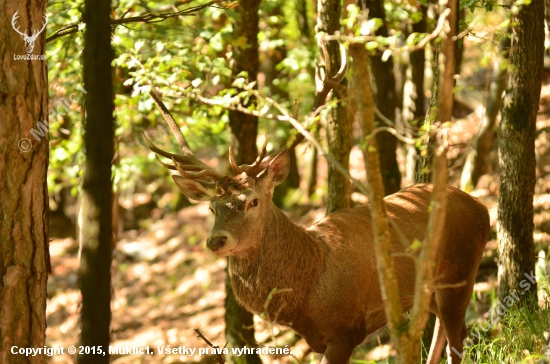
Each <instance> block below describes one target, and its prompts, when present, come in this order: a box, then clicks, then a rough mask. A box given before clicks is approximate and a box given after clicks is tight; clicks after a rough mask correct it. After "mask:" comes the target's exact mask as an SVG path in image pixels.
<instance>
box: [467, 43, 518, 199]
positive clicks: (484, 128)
mask: <svg viewBox="0 0 550 364" xmlns="http://www.w3.org/2000/svg"><path fill="white" fill-rule="evenodd" d="M499 48H500V52H499V53H501V55H500V56H501V57H503V58H505V59H508V54H509V49H510V38H509V37H505V38H502V39H501V40H500V46H499ZM507 74H508V73H507V71H506V67H504V68H503V67H502V59H501V58H498V57H497V59H496V60H495V62H494V63H493V72H492V77H491V84H490V86H489V95H488V98H487V107H486V109H485V115H484V116H483V120H482V121H481V125H480V131H479V136H478V138H477V140H476V141H475V144H474V145H473V146H472V149H471V150H470V151H469V152H468V155H467V156H466V161H465V162H464V168H463V169H462V174H461V176H460V189H462V190H464V191H466V192H471V191H473V190H474V189H475V188H476V185H477V182H478V181H479V178H480V177H481V176H483V175H484V174H485V173H487V170H488V163H489V161H488V159H489V152H490V151H491V148H492V146H493V142H494V139H495V125H496V121H497V116H498V113H499V110H500V107H501V105H502V93H503V92H504V89H505V88H506V76H507Z"/></svg>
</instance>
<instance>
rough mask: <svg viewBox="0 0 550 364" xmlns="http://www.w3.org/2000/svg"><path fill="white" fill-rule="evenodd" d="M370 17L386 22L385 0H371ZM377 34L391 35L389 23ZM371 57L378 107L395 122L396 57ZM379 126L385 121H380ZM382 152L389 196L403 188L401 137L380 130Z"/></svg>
mask: <svg viewBox="0 0 550 364" xmlns="http://www.w3.org/2000/svg"><path fill="white" fill-rule="evenodd" d="M367 6H368V9H369V18H371V19H373V18H379V19H382V21H383V22H385V21H386V13H385V11H384V4H383V1H382V0H369V1H367ZM376 35H379V36H382V37H387V36H388V29H387V28H386V26H385V25H383V26H382V27H380V28H379V29H378V30H377V31H376ZM370 59H371V67H372V76H373V78H374V84H375V86H376V94H375V98H376V106H377V107H378V110H380V112H381V113H382V114H383V115H384V116H385V117H387V118H388V119H389V120H390V121H392V122H395V109H396V108H397V97H396V89H395V76H394V73H393V57H391V56H390V57H389V58H388V59H387V60H386V61H385V62H384V61H382V55H381V54H377V55H374V56H372V57H370ZM377 123H378V125H382V124H384V123H383V122H382V121H380V120H378V121H377ZM376 141H377V144H378V151H379V154H380V167H381V168H382V179H383V181H384V191H385V194H386V195H391V194H392V193H395V192H397V191H399V190H400V189H401V172H400V171H399V165H398V164H397V156H396V149H397V139H396V138H395V136H393V135H392V134H390V133H379V134H378V135H377V136H376Z"/></svg>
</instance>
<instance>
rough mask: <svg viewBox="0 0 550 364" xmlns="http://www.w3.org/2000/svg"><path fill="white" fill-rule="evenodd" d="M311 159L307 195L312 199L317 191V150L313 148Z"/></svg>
mask: <svg viewBox="0 0 550 364" xmlns="http://www.w3.org/2000/svg"><path fill="white" fill-rule="evenodd" d="M310 153H311V159H310V160H309V168H308V176H307V195H308V197H311V196H312V195H313V194H314V193H315V191H316V190H317V162H318V160H319V158H318V156H317V154H318V153H317V148H315V147H314V146H311V151H310Z"/></svg>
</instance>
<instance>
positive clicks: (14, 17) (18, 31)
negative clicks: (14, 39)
mask: <svg viewBox="0 0 550 364" xmlns="http://www.w3.org/2000/svg"><path fill="white" fill-rule="evenodd" d="M17 19H19V10H17V11H16V12H15V14H13V17H12V18H11V26H12V28H13V29H14V30H15V31H16V32H17V33H19V34H20V35H22V36H24V37H28V35H27V34H26V33H23V32H21V31H20V30H19V26H17V28H16V24H15V22H16V21H17Z"/></svg>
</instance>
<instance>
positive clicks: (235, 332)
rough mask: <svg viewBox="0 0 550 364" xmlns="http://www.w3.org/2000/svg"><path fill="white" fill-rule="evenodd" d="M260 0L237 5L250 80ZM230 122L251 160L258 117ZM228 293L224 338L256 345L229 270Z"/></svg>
mask: <svg viewBox="0 0 550 364" xmlns="http://www.w3.org/2000/svg"><path fill="white" fill-rule="evenodd" d="M259 8H260V0H243V1H241V2H240V3H239V4H238V6H237V7H236V8H235V11H236V13H237V19H235V31H234V36H235V38H240V37H244V38H245V39H246V44H245V46H243V47H233V55H234V58H235V63H234V65H233V74H234V75H237V74H239V73H240V72H243V71H246V72H247V73H248V80H249V82H254V81H256V79H257V75H258V66H259V59H258V30H259V28H258V26H259V17H258V10H259ZM229 126H230V128H231V144H232V146H233V151H234V155H235V161H236V162H237V164H239V165H240V164H243V163H252V162H253V161H254V160H255V159H256V157H257V154H258V151H257V149H256V138H257V135H258V118H257V117H256V116H252V115H248V114H243V113H240V112H237V111H230V112H229ZM225 288H226V297H225V339H226V341H227V343H228V347H230V348H242V347H243V346H245V345H246V346H248V347H250V346H255V345H256V341H255V339H254V327H253V326H252V324H253V315H252V314H251V313H250V312H248V311H246V310H245V309H244V308H243V307H242V306H241V305H239V303H238V302H237V300H236V298H235V294H234V293H233V288H232V286H231V280H230V277H229V274H227V277H226V282H225ZM229 362H230V363H235V364H256V363H261V362H262V361H261V359H260V357H259V356H258V355H257V354H251V355H242V356H236V355H234V356H230V357H229Z"/></svg>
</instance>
